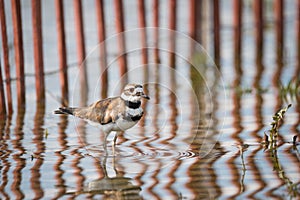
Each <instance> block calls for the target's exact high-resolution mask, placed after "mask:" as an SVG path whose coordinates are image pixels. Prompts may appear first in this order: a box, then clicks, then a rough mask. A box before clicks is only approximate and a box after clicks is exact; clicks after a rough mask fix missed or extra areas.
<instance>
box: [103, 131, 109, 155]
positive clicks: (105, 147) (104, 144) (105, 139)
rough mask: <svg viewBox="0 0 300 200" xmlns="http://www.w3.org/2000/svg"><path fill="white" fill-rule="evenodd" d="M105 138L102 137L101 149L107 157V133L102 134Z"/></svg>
mask: <svg viewBox="0 0 300 200" xmlns="http://www.w3.org/2000/svg"><path fill="white" fill-rule="evenodd" d="M104 134H105V137H104V142H103V148H104V152H105V156H106V157H107V156H108V152H107V144H106V143H107V137H108V133H104Z"/></svg>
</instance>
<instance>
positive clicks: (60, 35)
mask: <svg viewBox="0 0 300 200" xmlns="http://www.w3.org/2000/svg"><path fill="white" fill-rule="evenodd" d="M55 11H56V29H57V47H58V58H59V80H60V88H61V95H62V98H61V103H62V105H64V106H68V100H69V86H68V68H67V67H68V66H67V51H66V37H65V22H64V9H63V1H61V0H55Z"/></svg>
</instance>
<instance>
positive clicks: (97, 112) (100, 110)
mask: <svg viewBox="0 0 300 200" xmlns="http://www.w3.org/2000/svg"><path fill="white" fill-rule="evenodd" d="M116 100H117V99H116V98H108V99H103V100H100V101H97V102H96V103H94V104H93V105H92V113H93V115H94V116H95V118H96V121H97V122H99V123H100V124H102V125H103V124H108V123H110V122H114V121H115V120H116V119H115V117H114V115H113V110H112V103H114V101H116Z"/></svg>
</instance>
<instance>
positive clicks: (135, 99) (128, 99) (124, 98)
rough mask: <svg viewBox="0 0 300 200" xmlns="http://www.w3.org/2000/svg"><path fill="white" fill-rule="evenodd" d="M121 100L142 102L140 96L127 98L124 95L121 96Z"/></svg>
mask: <svg viewBox="0 0 300 200" xmlns="http://www.w3.org/2000/svg"><path fill="white" fill-rule="evenodd" d="M121 98H122V99H123V100H124V101H130V102H138V101H140V100H141V97H140V96H127V95H125V94H124V93H122V94H121Z"/></svg>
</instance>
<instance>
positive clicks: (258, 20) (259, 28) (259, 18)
mask: <svg viewBox="0 0 300 200" xmlns="http://www.w3.org/2000/svg"><path fill="white" fill-rule="evenodd" d="M253 6H254V21H255V40H256V41H255V42H256V52H257V55H259V56H261V54H262V52H263V33H264V32H263V26H264V17H263V1H262V0H254V3H253Z"/></svg>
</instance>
